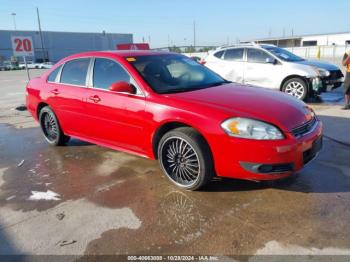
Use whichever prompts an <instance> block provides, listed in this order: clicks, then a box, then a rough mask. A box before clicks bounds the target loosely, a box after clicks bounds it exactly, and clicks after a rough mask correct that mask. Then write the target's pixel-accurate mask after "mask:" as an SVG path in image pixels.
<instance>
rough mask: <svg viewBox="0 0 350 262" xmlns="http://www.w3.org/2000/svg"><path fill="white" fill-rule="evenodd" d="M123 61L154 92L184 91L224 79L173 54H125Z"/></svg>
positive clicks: (189, 60)
mask: <svg viewBox="0 0 350 262" xmlns="http://www.w3.org/2000/svg"><path fill="white" fill-rule="evenodd" d="M126 60H127V61H128V62H129V63H130V64H131V65H132V66H133V67H134V68H135V69H136V70H137V71H138V73H139V74H140V76H141V77H142V78H143V79H144V80H145V81H146V82H147V83H148V85H149V86H150V87H151V88H152V89H153V90H154V91H155V92H157V93H161V94H164V93H176V92H187V91H193V90H197V89H203V88H210V87H214V86H218V85H222V84H226V83H227V81H226V80H224V79H223V78H221V77H220V76H219V75H217V74H216V73H214V72H212V71H211V70H210V69H208V68H207V67H205V66H203V65H201V64H199V63H197V62H195V61H193V60H192V59H190V58H188V57H185V56H182V55H175V54H160V55H145V56H136V57H127V58H126Z"/></svg>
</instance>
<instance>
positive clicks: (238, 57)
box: [224, 48, 244, 61]
mask: <svg viewBox="0 0 350 262" xmlns="http://www.w3.org/2000/svg"><path fill="white" fill-rule="evenodd" d="M243 53H244V49H243V48H234V49H227V50H226V51H225V54H224V60H229V61H243Z"/></svg>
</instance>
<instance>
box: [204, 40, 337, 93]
mask: <svg viewBox="0 0 350 262" xmlns="http://www.w3.org/2000/svg"><path fill="white" fill-rule="evenodd" d="M205 65H206V66H207V67H208V68H210V69H211V70H213V71H214V72H216V73H218V74H219V75H221V76H222V77H223V78H225V79H227V80H230V81H233V82H238V83H242V84H246V85H254V86H261V87H265V88H270V89H275V90H279V91H283V92H285V93H288V94H290V95H293V96H295V97H296V98H298V99H301V100H304V99H306V98H308V97H310V96H313V95H315V94H318V93H321V92H324V91H326V90H327V89H333V88H337V87H339V86H341V84H342V81H343V74H342V72H341V71H340V69H339V68H338V67H337V66H335V65H332V64H329V63H325V62H320V61H308V60H305V59H302V58H300V57H298V56H296V55H294V54H293V53H291V52H289V51H287V50H285V49H283V48H279V47H277V46H274V45H257V44H247V45H238V46H233V47H223V48H218V49H216V50H215V51H212V52H210V53H209V55H208V56H207V57H206V58H205Z"/></svg>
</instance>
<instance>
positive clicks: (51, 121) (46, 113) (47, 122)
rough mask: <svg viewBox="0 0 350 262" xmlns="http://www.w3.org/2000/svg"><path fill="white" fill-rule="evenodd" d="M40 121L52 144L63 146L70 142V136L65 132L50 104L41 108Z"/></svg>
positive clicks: (46, 137) (47, 138)
mask: <svg viewBox="0 0 350 262" xmlns="http://www.w3.org/2000/svg"><path fill="white" fill-rule="evenodd" d="M39 123H40V127H41V130H42V132H43V134H44V137H45V139H46V141H47V142H48V143H49V144H50V145H52V146H62V145H65V144H66V143H68V141H69V139H70V137H69V136H66V135H65V134H64V133H63V131H62V128H61V126H60V124H59V122H58V119H57V117H56V115H55V113H54V112H53V111H52V109H51V108H50V107H49V106H45V107H43V108H42V109H41V110H40V113H39Z"/></svg>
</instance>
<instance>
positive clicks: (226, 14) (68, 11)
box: [0, 0, 350, 47]
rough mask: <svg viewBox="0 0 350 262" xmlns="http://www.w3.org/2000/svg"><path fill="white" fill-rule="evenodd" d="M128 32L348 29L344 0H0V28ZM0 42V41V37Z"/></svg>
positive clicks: (151, 36) (254, 34) (218, 40)
mask: <svg viewBox="0 0 350 262" xmlns="http://www.w3.org/2000/svg"><path fill="white" fill-rule="evenodd" d="M36 7H38V8H39V12H40V18H41V27H42V30H47V31H70V32H102V31H103V30H104V31H105V32H107V33H132V34H133V35H134V42H142V41H143V40H144V41H146V42H150V44H151V46H152V47H166V46H168V45H178V46H179V45H180V46H181V45H191V44H193V42H194V37H193V35H194V34H193V31H194V30H193V27H194V26H193V25H194V21H195V24H196V45H203V46H204V45H220V44H227V43H229V44H231V43H236V42H237V41H238V40H251V39H255V38H262V37H269V36H272V37H277V36H282V35H283V34H284V35H285V36H289V35H291V34H292V32H293V33H294V35H301V34H314V33H330V32H343V31H350V17H349V16H350V1H349V0H332V1H329V0H328V1H327V0H304V1H303V0H294V1H293V0H283V1H282V0H280V1H278V0H216V1H214V0H127V1H125V0H98V1H96V0H95V1H91V0H85V1H84V0H58V1H57V0H56V1H48V0H0V29H14V22H13V16H12V15H11V14H12V13H16V15H15V20H16V26H17V30H38V22H37V17H36ZM0 40H1V39H0Z"/></svg>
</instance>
